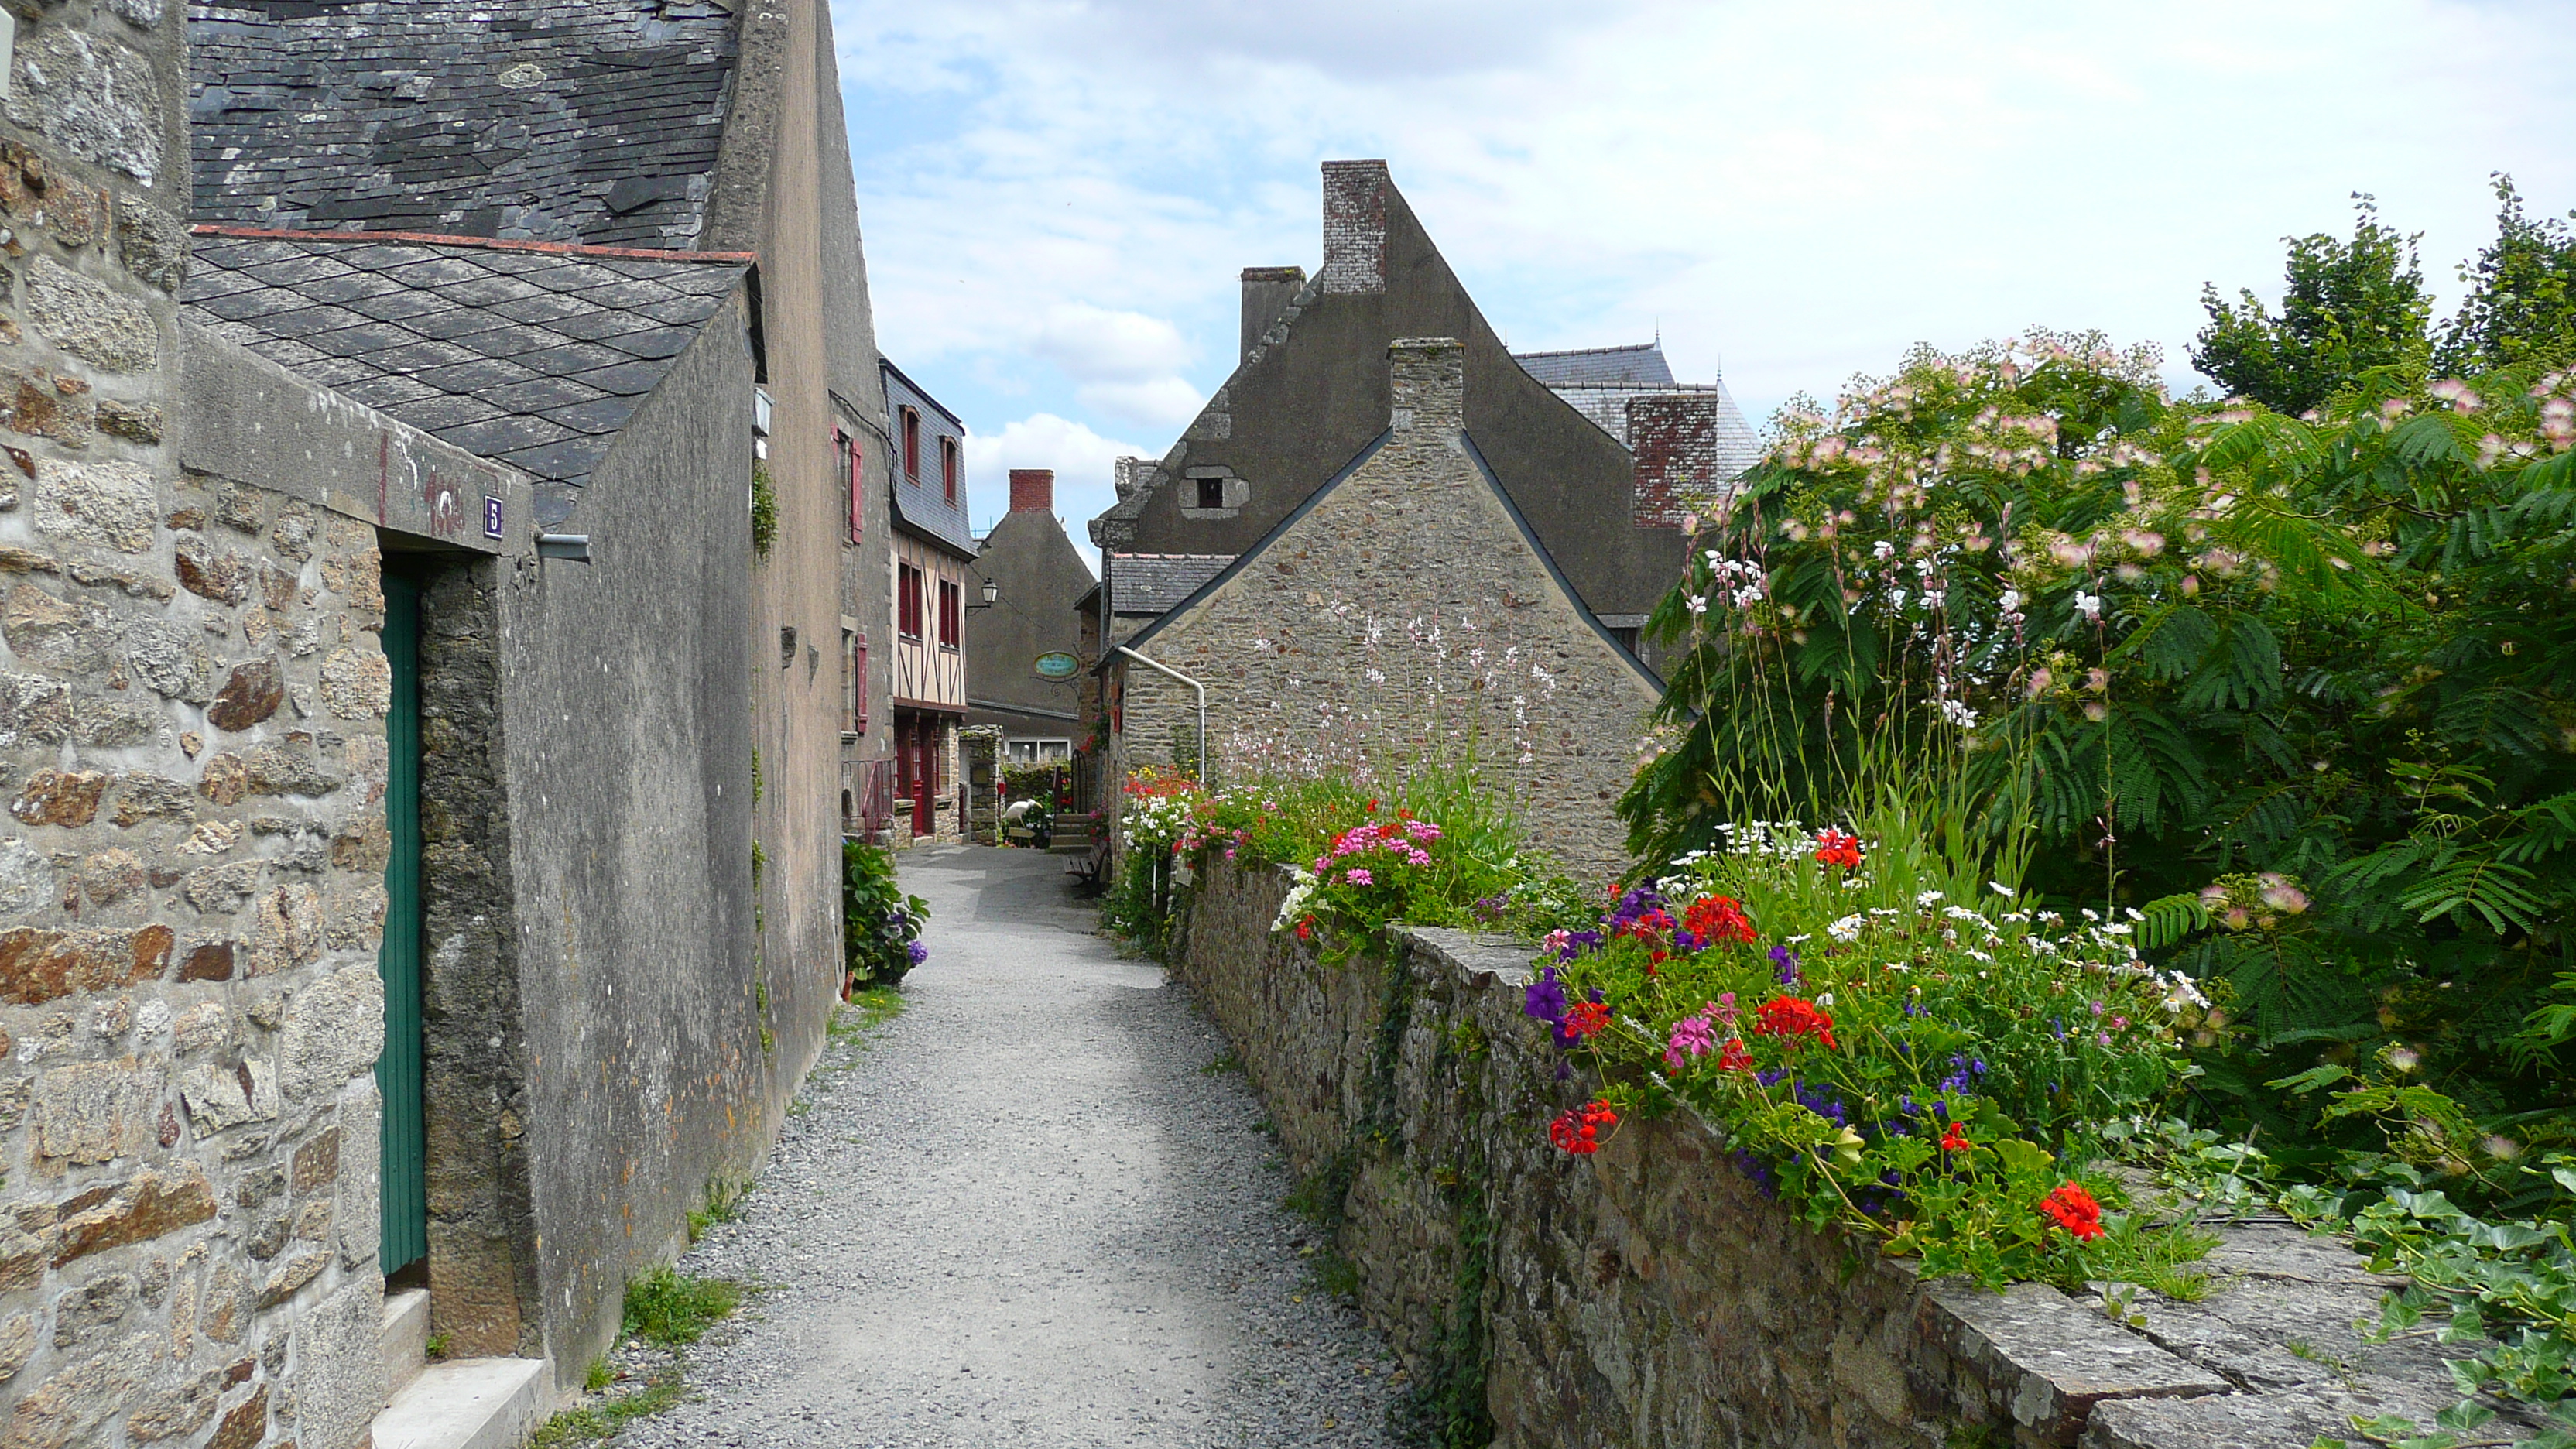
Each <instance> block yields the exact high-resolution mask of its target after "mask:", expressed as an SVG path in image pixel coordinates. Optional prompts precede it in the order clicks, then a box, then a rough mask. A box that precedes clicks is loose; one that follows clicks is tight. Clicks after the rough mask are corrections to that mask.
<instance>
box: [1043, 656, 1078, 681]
mask: <svg viewBox="0 0 2576 1449" xmlns="http://www.w3.org/2000/svg"><path fill="white" fill-rule="evenodd" d="M1037 670H1038V674H1039V676H1040V677H1041V678H1045V679H1071V678H1072V677H1074V676H1075V675H1077V674H1080V673H1081V672H1082V661H1081V660H1079V659H1076V658H1074V657H1073V656H1072V655H1070V654H1067V653H1065V652H1064V651H1063V650H1061V649H1059V650H1057V651H1055V652H1054V653H1052V654H1041V655H1039V656H1038V658H1037Z"/></svg>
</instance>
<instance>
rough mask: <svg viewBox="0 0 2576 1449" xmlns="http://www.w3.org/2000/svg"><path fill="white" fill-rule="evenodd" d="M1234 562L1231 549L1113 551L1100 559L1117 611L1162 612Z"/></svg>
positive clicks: (1113, 609) (1104, 578) (1112, 611)
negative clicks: (1221, 550)
mask: <svg viewBox="0 0 2576 1449" xmlns="http://www.w3.org/2000/svg"><path fill="white" fill-rule="evenodd" d="M1232 562H1234V555H1233V554H1230V553H1111V554H1103V555H1101V559H1100V566H1101V577H1102V581H1103V582H1104V583H1106V584H1107V585H1108V586H1109V609H1110V612H1111V613H1115V614H1160V613H1162V612H1164V611H1165V610H1167V609H1169V608H1171V607H1172V606H1173V605H1174V604H1177V603H1179V602H1180V601H1181V600H1183V599H1186V598H1188V597H1189V596H1190V595H1192V594H1194V593H1196V592H1198V587H1199V585H1201V584H1204V583H1206V582H1207V581H1208V580H1210V579H1212V578H1215V577H1216V576H1217V575H1218V574H1221V573H1224V572H1225V567H1226V565H1228V564H1230V563H1232Z"/></svg>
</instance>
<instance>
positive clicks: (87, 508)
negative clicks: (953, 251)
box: [0, 0, 892, 1449]
mask: <svg viewBox="0 0 2576 1449" xmlns="http://www.w3.org/2000/svg"><path fill="white" fill-rule="evenodd" d="M16 13H17V15H18V19H19V30H18V34H17V45H16V55H17V62H16V65H15V67H14V68H13V71H12V74H11V87H10V91H9V94H8V97H7V100H6V104H5V107H0V110H4V111H5V120H0V208H5V209H6V212H7V215H6V218H5V220H0V225H6V226H7V227H8V228H9V230H10V233H11V238H12V240H11V243H10V245H11V246H12V247H13V249H14V251H13V256H14V260H12V262H11V263H10V264H9V266H8V268H7V269H6V271H5V273H0V373H5V380H4V381H0V395H5V396H6V397H7V398H8V399H9V401H8V403H7V404H6V406H5V409H0V430H5V431H0V459H5V460H6V461H5V464H0V803H5V805H6V807H7V808H8V810H9V811H10V816H11V820H10V828H9V829H10V833H9V835H8V838H7V839H5V840H0V1032H5V1033H6V1034H7V1035H8V1036H9V1038H10V1039H11V1040H12V1041H13V1042H14V1043H16V1044H17V1050H15V1051H14V1052H12V1053H11V1054H10V1055H9V1057H8V1060H7V1063H6V1066H5V1070H0V1154H5V1156H0V1164H4V1165H5V1169H6V1173H7V1177H6V1183H7V1187H6V1189H5V1194H0V1208H5V1211H0V1442H8V1443H28V1444H49V1445H60V1444H82V1445H90V1444H97V1445H108V1446H122V1445H126V1444H129V1443H142V1442H146V1441H150V1442H155V1443H157V1442H163V1441H168V1442H173V1443H190V1444H202V1443H206V1442H209V1441H210V1440H211V1442H217V1443H221V1444H224V1445H226V1446H253V1445H262V1444H286V1443H294V1444H297V1445H300V1446H302V1449H345V1446H354V1445H358V1444H362V1443H365V1442H367V1440H368V1438H369V1436H370V1433H371V1432H374V1433H376V1434H378V1435H379V1436H380V1438H379V1441H380V1442H391V1441H395V1440H402V1439H403V1438H404V1436H405V1435H406V1434H408V1433H409V1432H411V1431H410V1429H409V1428H407V1427H406V1426H407V1425H408V1424H410V1423H412V1422H414V1421H413V1420H410V1419H406V1418H405V1417H404V1416H405V1415H406V1414H408V1413H413V1412H414V1411H416V1410H417V1409H418V1408H419V1407H421V1406H422V1405H423V1404H425V1403H431V1402H435V1401H437V1400H440V1399H442V1398H443V1399H445V1400H448V1401H450V1402H457V1401H461V1400H464V1399H468V1398H470V1399H472V1400H473V1401H474V1402H476V1403H478V1404H481V1405H484V1406H485V1407H486V1408H488V1409H489V1411H490V1413H491V1416H492V1417H491V1422H490V1423H489V1424H488V1425H487V1428H488V1429H489V1431H490V1432H492V1433H495V1434H500V1435H504V1436H506V1435H507V1434H509V1433H511V1432H513V1431H514V1430H523V1429H524V1428H525V1426H526V1424H527V1423H529V1422H531V1421H532V1420H533V1418H534V1417H535V1416H536V1415H538V1414H539V1413H541V1412H543V1411H544V1410H545V1409H546V1408H548V1407H550V1406H551V1404H552V1402H553V1401H554V1400H555V1399H556V1397H557V1396H558V1394H559V1393H561V1392H562V1391H563V1390H565V1389H566V1388H568V1387H569V1386H571V1385H574V1384H577V1383H578V1381H579V1379H580V1377H581V1374H582V1371H583V1369H584V1367H585V1366H586V1365H587V1364H588V1363H589V1362H590V1361H591V1360H592V1359H593V1358H594V1357H595V1356H596V1355H597V1354H598V1352H599V1351H600V1350H601V1349H602V1348H603V1347H604V1346H605V1345H606V1344H607V1343H608V1342H609V1341H610V1339H611V1338H612V1337H613V1336H614V1334H615V1332H616V1329H617V1322H618V1316H619V1307H620V1301H621V1298H622V1294H623V1288H624V1284H625V1283H626V1281H627V1280H628V1278H629V1277H631V1276H632V1275H634V1274H635V1273H637V1272H639V1271H641V1270H643V1269H644V1268H646V1267H649V1266H650V1265H652V1264H653V1263H655V1262H657V1261H660V1260H662V1259H664V1258H666V1257H667V1255H668V1254H669V1253H670V1252H671V1251H672V1250H673V1248H674V1246H675V1245H677V1244H678V1243H679V1242H681V1241H683V1239H684V1234H685V1222H684V1218H685V1214H686V1212H687V1211H688V1210H689V1209H691V1208H694V1207H696V1206H698V1205H699V1204H700V1203H701V1202H703V1201H704V1198H705V1195H706V1193H707V1192H708V1190H709V1187H710V1184H712V1183H716V1182H719V1181H723V1180H727V1179H732V1178H737V1177H739V1176H741V1175H743V1174H745V1173H746V1172H747V1171H748V1170H749V1169H750V1168H751V1167H752V1165H753V1164H754V1163H756V1162H757V1160H758V1158H759V1156H760V1154H761V1153H762V1151H763V1150H764V1148H765V1146H766V1144H767V1142H768V1140H769V1137H770V1134H771V1133H772V1131H773V1130H774V1129H775V1127H776V1125H777V1123H778V1121H779V1119H780V1114H781V1113H782V1112H783V1111H784V1108H785V1105H786V1102H787V1099H788V1096H789V1094H790V1092H791V1091H792V1088H793V1085H794V1083H795V1082H796V1080H797V1079H798V1077H799V1076H800V1074H801V1072H802V1071H803V1069H804V1067H805V1066H806V1064H807V1063H808V1062H810V1060H811V1059H812V1057H813V1055H814V1053H815V1052H816V1051H817V1050H818V1049H819V1047H820V1044H821V1040H822V1035H823V1026H824V1022H825V1020H826V1019H827V1016H828V1013H829V1010H830V1008H831V1006H832V1003H833V1000H834V997H835V995H836V988H837V984H838V981H839V978H840V960H839V937H840V921H839V905H838V891H837V884H838V874H839V869H838V866H839V862H838V855H839V840H840V835H841V823H842V818H843V810H842V806H841V800H840V798H839V797H841V796H842V794H843V788H844V781H845V779H846V778H847V772H848V770H849V767H850V765H851V763H852V761H853V760H854V759H857V760H864V759H865V758H866V757H867V755H868V752H869V750H870V749H871V748H872V747H873V748H875V749H877V750H878V751H879V752H880V753H881V752H882V745H883V740H884V733H883V732H882V731H876V732H874V733H873V734H865V733H859V732H849V731H845V729H844V724H845V721H846V719H847V716H846V712H845V709H844V707H843V701H844V700H845V699H846V698H848V697H849V696H850V695H851V694H852V693H854V692H858V691H854V690H853V689H852V687H851V681H850V680H848V679H847V678H846V677H845V676H844V675H843V672H842V671H843V670H845V669H846V668H848V667H849V664H850V663H851V662H852V659H851V653H852V652H851V651H842V650H836V649H835V648H834V643H835V641H836V639H837V638H839V637H842V636H845V635H847V634H849V633H853V632H855V633H861V634H865V633H867V632H870V631H881V630H883V629H884V628H885V627H886V622H885V621H886V617H887V612H886V611H887V605H888V600H887V597H886V593H885V588H884V580H885V579H886V577H887V574H888V567H889V565H888V562H887V560H888V559H889V557H890V551H889V550H888V548H887V540H888V536H889V534H890V532H891V528H890V519H889V518H888V516H887V512H886V510H887V509H888V508H889V506H890V501H889V500H888V498H887V496H886V494H885V493H884V491H883V490H877V489H864V490H854V489H853V488H852V487H850V486H849V482H848V480H849V479H850V478H851V477H852V476H853V474H854V472H860V471H864V472H868V473H872V474H873V476H875V477H877V478H884V477H887V476H889V475H888V472H887V469H888V465H889V463H890V461H891V457H892V453H891V450H890V449H889V448H888V447H887V446H886V442H885V429H884V426H883V419H884V416H885V409H884V401H883V396H882V391H881V384H880V382H879V378H878V372H877V358H876V354H875V346H874V340H873V334H872V330H871V326H870V321H869V312H868V305H867V296H866V290H865V271H864V264H863V260H862V258H861V256H860V251H859V238H858V231H857V217H856V206H855V200H854V196H853V191H852V185H851V177H850V170H849V162H848V155H847V150H846V140H845V132H844V127H843V124H842V119H841V116H840V114H839V109H838V94H839V91H838V85H837V82H836V79H835V76H834V70H833V59H832V47H831V42H830V31H829V17H828V14H827V13H826V12H825V10H824V9H823V7H822V6H820V5H819V4H812V3H804V0H774V3H761V4H750V5H744V6H740V7H732V6H717V5H693V4H689V3H686V0H681V3H640V0H638V3H627V0H606V3H589V4H579V5H574V4H556V5H545V6H537V7H529V8H522V9H518V10H513V11H509V12H506V13H499V14H496V13H494V12H493V11H491V10H490V9H489V8H487V7H473V6H467V5H463V4H452V3H446V0H413V3H405V4H392V3H359V4H352V5H331V6H314V5H304V4H267V3H261V4H248V3H244V4H201V5H200V6H198V7H197V8H196V10H195V12H194V14H193V15H190V16H183V15H181V14H180V13H178V12H177V11H176V10H175V8H171V7H158V6H134V5H126V4H114V5H111V4H105V3H92V0H66V3H60V4H52V5H47V6H44V7H42V8H40V9H36V10H33V11H29V10H23V9H21V10H17V11H16ZM191 40H193V42H194V47H193V48H194V55H193V56H191V54H190V50H191V46H190V42H191ZM192 62H193V66H192ZM192 82H193V85H192ZM316 118H318V119H316ZM192 141H193V143H194V144H193V147H192V145H191V143H192ZM192 155H193V159H194V166H193V171H192V169H191V167H190V165H189V164H188V163H189V160H190V158H191V156H192ZM191 183H193V191H194V196H193V199H192V198H191V197H190V196H189V195H187V194H186V192H187V190H188V189H190V187H191ZM192 207H193V210H194V213H195V219H196V220H197V221H198V222H199V223H201V224H203V226H204V228H205V229H204V230H202V231H201V232H200V233H198V234H197V235H195V236H194V237H191V236H190V234H189V232H188V231H187V229H186V228H187V222H188V220H189V218H190V213H191V210H192ZM192 253H193V256H192ZM755 258H756V261H755ZM853 453H855V454H856V455H857V457H858V459H859V464H860V467H859V468H856V469H854V468H853V466H852V464H851V461H850V460H851V455H852V454H853ZM764 492H765V493H766V494H767V495H768V496H769V497H770V498H771V499H774V501H775V508H776V517H777V529H776V535H775V539H774V541H773V542H772V543H771V544H770V546H769V548H768V549H767V551H766V552H765V553H763V552H760V551H759V550H757V549H756V548H755V545H754V541H753V524H752V516H753V512H754V506H753V505H754V502H755V500H756V499H758V498H759V497H760V495H761V494H762V493H764ZM853 500H855V505H854V501H853ZM854 506H855V507H856V508H857V509H858V510H859V512H858V513H857V514H855V515H854V514H853V512H852V509H853V507H854ZM540 534H549V535H568V536H573V537H578V538H581V539H586V541H587V542H586V551H587V556H588V561H587V562H586V563H585V562H581V561H577V560H576V559H575V558H572V557H568V556H566V555H568V554H572V553H577V552H580V551H582V549H583V547H584V546H583V545H578V544H574V543H572V542H570V541H565V542H559V543H554V544H547V545H543V546H542V550H543V555H544V556H541V545H540V544H539V542H538V537H539V535H540ZM866 550H874V552H873V554H872V555H870V556H868V558H867V562H868V563H871V564H872V565H873V567H860V566H857V565H854V564H853V563H852V562H851V558H852V556H853V555H854V554H855V553H861V552H863V551H866ZM854 580H856V581H858V583H859V585H860V586H858V587H853V581H854ZM871 580H872V581H873V587H868V586H866V584H867V583H868V581H871ZM853 625H855V628H853ZM879 668H880V670H881V669H882V666H881V665H880V666H879ZM883 687H884V686H883V681H882V679H880V681H879V684H878V689H879V692H880V694H881V693H882V691H883ZM389 1281H390V1286H391V1288H392V1289H393V1290H394V1291H393V1292H392V1293H391V1294H390V1295H389V1294H388V1291H387V1290H388V1284H389ZM433 1332H435V1333H438V1334H443V1335H445V1336H446V1337H447V1339H448V1342H449V1345H450V1349H451V1353H452V1354H453V1355H454V1356H453V1357H451V1358H450V1359H449V1360H447V1361H446V1362H444V1363H440V1364H435V1365H431V1366H429V1367H428V1369H427V1371H426V1372H425V1373H423V1372H421V1371H420V1370H421V1365H420V1355H419V1348H420V1344H421V1341H422V1340H423V1338H424V1337H426V1336H427V1335H428V1334H430V1333H433ZM406 1343H407V1344H408V1345H409V1347H408V1349H407V1350H406V1348H405V1347H404V1345H405V1344H406ZM406 1380H408V1381H409V1382H408V1384H406V1382H405V1381H406ZM388 1398H391V1399H392V1400H393V1403H392V1406H391V1407H390V1408H387V1407H386V1404H387V1400H388ZM380 1411H382V1412H383V1414H384V1416H385V1417H384V1418H382V1419H379V1418H378V1415H379V1412H380ZM371 1425H372V1429H371Z"/></svg>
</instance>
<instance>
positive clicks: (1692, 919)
mask: <svg viewBox="0 0 2576 1449" xmlns="http://www.w3.org/2000/svg"><path fill="white" fill-rule="evenodd" d="M1682 929H1683V930H1685V931H1688V932H1690V933H1691V934H1692V935H1694V936H1697V937H1699V938H1700V940H1702V941H1704V942H1706V943H1708V944H1709V945H1711V946H1714V945H1716V944H1717V943H1718V942H1720V941H1744V942H1748V943H1749V942H1751V941H1752V940H1753V921H1752V919H1751V918H1750V917H1748V916H1746V915H1745V914H1744V906H1743V903H1742V902H1740V901H1736V900H1733V899H1730V898H1728V897H1726V896H1701V897H1700V898H1699V899H1698V900H1695V901H1693V902H1691V903H1690V909H1689V910H1686V911H1684V912H1682Z"/></svg>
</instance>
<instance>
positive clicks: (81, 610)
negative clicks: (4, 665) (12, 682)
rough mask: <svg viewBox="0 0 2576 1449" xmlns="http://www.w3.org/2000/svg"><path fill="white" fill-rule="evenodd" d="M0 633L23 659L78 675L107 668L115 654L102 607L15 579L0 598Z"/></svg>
mask: <svg viewBox="0 0 2576 1449" xmlns="http://www.w3.org/2000/svg"><path fill="white" fill-rule="evenodd" d="M0 638H5V639H7V640H8V641H9V647H10V648H11V649H14V650H16V651H17V653H18V657H19V658H20V659H21V660H22V661H24V662H26V663H30V664H38V665H42V666H43V667H45V668H47V669H50V670H52V671H54V672H55V673H57V674H62V675H68V676H72V677H76V678H77V677H84V676H94V675H101V674H105V673H106V672H107V670H108V666H109V664H110V663H111V662H112V661H113V660H114V659H115V649H116V644H117V628H116V620H115V617H114V616H113V615H110V614H109V613H108V612H107V611H106V610H105V609H101V608H99V607H97V606H96V605H93V604H87V603H75V602H70V601H66V600H63V599H57V598H55V597H54V596H53V595H51V594H49V593H46V592H45V591H44V590H43V589H40V588H38V587H36V586H35V585H34V584H20V585H18V586H17V587H16V588H14V589H11V590H10V591H9V596H8V598H7V599H6V600H0Z"/></svg>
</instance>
